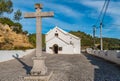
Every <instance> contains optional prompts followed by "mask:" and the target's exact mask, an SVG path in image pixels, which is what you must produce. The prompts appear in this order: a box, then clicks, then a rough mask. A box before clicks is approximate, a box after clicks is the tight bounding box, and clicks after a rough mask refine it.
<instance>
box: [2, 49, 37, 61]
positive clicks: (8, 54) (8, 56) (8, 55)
mask: <svg viewBox="0 0 120 81" xmlns="http://www.w3.org/2000/svg"><path fill="white" fill-rule="evenodd" d="M34 50H35V49H29V50H25V51H23V50H0V62H4V61H9V60H12V59H14V57H13V56H17V57H18V58H21V57H23V56H25V55H28V54H30V53H32V52H33V51H34Z"/></svg>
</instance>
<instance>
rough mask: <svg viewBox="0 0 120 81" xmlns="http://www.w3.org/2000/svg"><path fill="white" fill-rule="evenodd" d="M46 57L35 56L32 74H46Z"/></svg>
mask: <svg viewBox="0 0 120 81" xmlns="http://www.w3.org/2000/svg"><path fill="white" fill-rule="evenodd" d="M44 60H45V57H42V56H40V57H33V68H32V70H31V72H30V74H31V75H32V76H39V75H45V74H46V73H47V67H46V66H45V61H44Z"/></svg>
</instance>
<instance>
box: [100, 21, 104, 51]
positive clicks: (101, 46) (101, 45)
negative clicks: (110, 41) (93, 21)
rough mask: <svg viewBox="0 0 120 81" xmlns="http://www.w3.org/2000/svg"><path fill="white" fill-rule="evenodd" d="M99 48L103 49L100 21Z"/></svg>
mask: <svg viewBox="0 0 120 81" xmlns="http://www.w3.org/2000/svg"><path fill="white" fill-rule="evenodd" d="M100 50H103V39H102V22H101V23H100Z"/></svg>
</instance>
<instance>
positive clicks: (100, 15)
mask: <svg viewBox="0 0 120 81" xmlns="http://www.w3.org/2000/svg"><path fill="white" fill-rule="evenodd" d="M106 3H107V1H106V0H105V2H104V4H103V7H102V9H101V11H100V14H99V16H98V19H97V21H96V23H95V25H97V24H98V22H99V21H100V18H101V16H102V13H103V10H104V7H105V5H106Z"/></svg>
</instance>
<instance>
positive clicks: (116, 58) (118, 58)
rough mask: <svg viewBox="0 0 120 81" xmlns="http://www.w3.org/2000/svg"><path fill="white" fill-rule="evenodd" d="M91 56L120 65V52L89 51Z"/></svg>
mask: <svg viewBox="0 0 120 81" xmlns="http://www.w3.org/2000/svg"><path fill="white" fill-rule="evenodd" d="M87 52H88V53H89V54H92V55H95V56H97V57H101V58H103V59H106V60H108V61H111V62H114V63H117V64H120V50H117V51H115V50H103V51H100V50H90V49H89V50H87Z"/></svg>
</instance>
